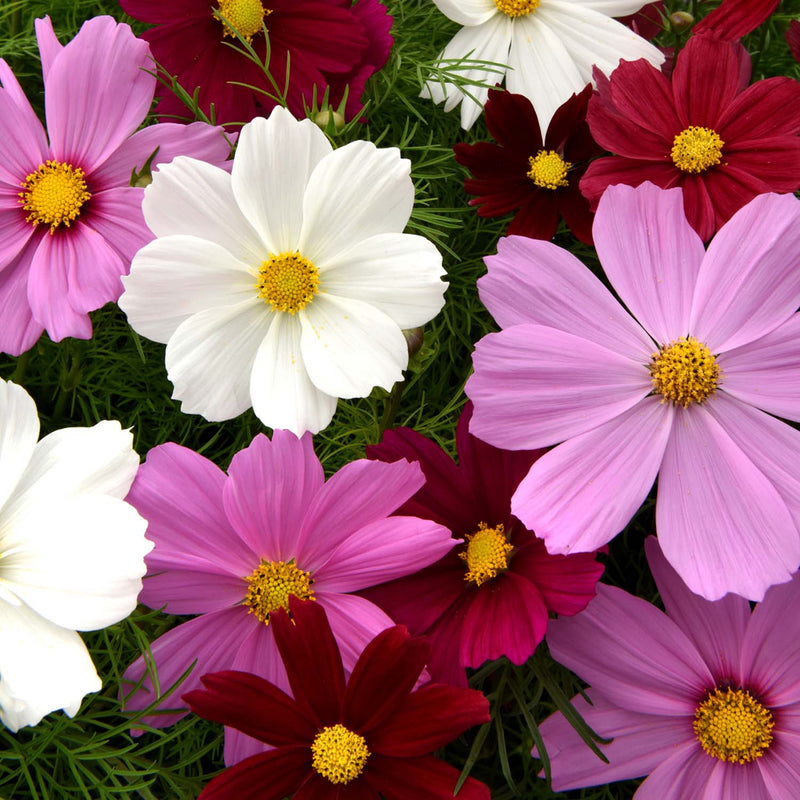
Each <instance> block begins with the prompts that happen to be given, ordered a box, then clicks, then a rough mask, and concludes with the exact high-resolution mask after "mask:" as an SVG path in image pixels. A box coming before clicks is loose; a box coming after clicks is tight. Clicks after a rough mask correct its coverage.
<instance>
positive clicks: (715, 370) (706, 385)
mask: <svg viewBox="0 0 800 800" xmlns="http://www.w3.org/2000/svg"><path fill="white" fill-rule="evenodd" d="M649 369H650V375H652V378H653V391H654V392H655V393H656V394H660V395H661V396H662V397H663V398H664V400H662V402H666V401H667V400H672V402H673V403H675V404H676V405H679V406H683V407H684V408H686V407H687V406H688V405H690V404H691V403H702V402H704V401H705V400H706V399H707V398H708V397H710V396H711V395H712V394H714V392H715V391H716V388H717V386H719V382H720V378H721V377H722V374H721V373H720V370H719V365H718V364H717V359H716V358H715V357H714V356H713V355H712V354H711V351H710V350H709V349H708V348H707V347H706V346H705V345H704V344H702V343H701V342H698V341H697V339H695V338H694V337H693V336H687V337H686V338H685V339H678V341H676V342H672V343H670V344H667V345H664V346H663V347H662V348H661V349H660V350H659V351H658V352H657V353H653V360H652V361H651V362H650V366H649Z"/></svg>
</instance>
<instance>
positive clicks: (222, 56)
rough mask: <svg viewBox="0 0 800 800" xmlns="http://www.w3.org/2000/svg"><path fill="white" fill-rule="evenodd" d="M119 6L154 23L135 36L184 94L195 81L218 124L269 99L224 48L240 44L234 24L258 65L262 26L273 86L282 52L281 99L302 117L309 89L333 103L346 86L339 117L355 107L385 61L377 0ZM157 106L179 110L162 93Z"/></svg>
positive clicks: (386, 38)
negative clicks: (285, 92) (284, 92)
mask: <svg viewBox="0 0 800 800" xmlns="http://www.w3.org/2000/svg"><path fill="white" fill-rule="evenodd" d="M120 5H121V6H122V9H123V11H125V13H126V14H130V16H132V17H134V18H136V19H138V20H141V21H142V22H148V23H152V24H155V25H156V27H155V28H151V29H150V30H148V31H145V32H144V33H143V34H142V37H141V38H143V39H145V40H146V41H148V42H149V43H150V49H151V50H152V53H153V58H154V59H155V60H156V62H158V64H159V65H160V66H162V67H163V68H164V69H165V70H166V71H167V72H168V73H169V74H170V75H175V76H177V79H178V83H179V84H180V85H181V86H182V87H183V88H184V89H185V90H186V91H187V92H188V93H189V94H190V95H191V94H193V93H194V91H195V89H196V88H197V87H200V89H199V95H198V100H199V105H200V108H201V109H202V110H203V111H204V112H205V113H206V114H208V113H209V111H210V106H211V104H212V103H213V105H214V109H215V112H216V118H217V121H218V122H222V123H225V124H228V123H232V122H248V121H249V120H251V119H252V118H253V117H255V116H258V115H263V116H268V113H269V111H271V110H272V108H274V107H275V105H276V103H275V101H274V100H271V99H270V98H269V97H268V96H267V95H266V94H264V92H269V93H270V94H272V95H274V94H275V88H274V86H273V85H272V84H271V83H270V81H269V80H268V79H267V78H266V76H265V75H264V72H263V70H261V69H260V68H259V67H258V66H257V65H256V64H254V63H253V62H252V61H250V60H249V59H248V58H246V57H245V56H244V55H242V54H241V53H239V52H237V51H236V50H234V49H233V48H232V47H229V46H228V45H229V44H234V45H237V46H238V45H239V42H238V40H237V38H236V37H235V35H234V32H233V28H235V29H236V30H238V31H239V33H240V34H241V35H242V36H244V37H245V38H246V39H247V40H248V41H249V42H250V44H251V45H252V47H253V49H254V50H255V52H256V53H257V54H258V56H259V58H260V59H261V61H262V63H263V62H264V60H265V58H266V48H267V42H266V38H265V37H264V33H263V28H262V25H265V26H266V28H267V31H268V34H269V48H270V55H269V72H270V74H271V76H272V78H273V79H274V81H275V85H276V86H278V87H280V88H281V90H282V89H283V87H284V86H285V85H286V64H287V56H288V57H289V84H288V95H287V98H286V101H287V105H288V108H289V110H290V111H291V112H292V113H293V114H294V115H295V116H296V117H303V116H305V111H304V106H303V103H304V101H305V104H306V105H308V106H311V103H312V96H313V91H314V87H315V86H316V89H317V96H318V97H319V98H322V95H323V94H324V92H325V88H326V87H330V104H331V105H332V106H337V105H338V104H339V102H340V101H341V100H342V97H343V94H344V90H345V87H346V86H348V85H349V92H348V97H347V107H346V114H347V116H348V118H352V117H353V116H355V115H356V114H358V112H359V111H360V110H361V107H362V104H361V99H360V98H361V95H362V93H363V91H364V84H365V82H366V80H367V78H368V77H369V76H370V75H372V74H373V73H374V72H375V71H377V70H379V69H380V68H381V67H382V66H383V65H384V64H385V63H386V59H387V58H388V56H389V50H390V49H391V46H392V42H393V39H392V37H391V36H390V34H389V30H390V28H391V26H392V18H391V17H390V16H388V15H387V13H386V8H385V7H384V6H383V5H382V4H381V3H379V2H378V0H358V2H356V3H355V5H352V4H351V3H350V2H349V0H217V1H216V2H214V1H213V0H170V1H169V2H166V3H165V2H163V0H120ZM215 12H217V13H219V14H221V15H222V16H223V17H224V18H225V19H226V20H227V21H228V23H229V24H228V23H225V22H223V21H222V20H221V19H219V17H218V16H217V15H216V14H215ZM242 84H244V85H242ZM248 87H255V89H253V88H248ZM259 90H262V91H259ZM156 110H157V112H158V114H160V115H161V116H164V117H167V116H173V115H175V116H178V117H185V116H186V115H187V108H186V106H185V105H184V104H183V103H182V102H181V101H180V100H179V99H178V98H177V97H175V96H174V95H173V94H172V93H171V92H169V91H166V92H164V93H163V95H162V96H161V99H160V102H159V104H158V107H157V109H156Z"/></svg>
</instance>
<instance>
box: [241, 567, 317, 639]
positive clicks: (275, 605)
mask: <svg viewBox="0 0 800 800" xmlns="http://www.w3.org/2000/svg"><path fill="white" fill-rule="evenodd" d="M245 580H246V581H247V582H248V584H250V585H249V588H248V589H247V596H246V597H245V598H244V604H245V605H246V606H250V610H249V611H248V612H247V613H248V614H255V615H256V617H258V619H259V620H261V622H263V623H265V624H266V625H269V615H270V614H271V613H272V612H273V611H277V610H278V609H279V608H283V609H284V610H286V611H288V610H289V597H290V596H291V595H294V596H295V597H296V598H298V600H314V592H313V591H312V589H311V584H312V583H313V582H314V581H313V579H312V578H311V573H310V572H305V571H304V570H302V569H298V568H297V567H296V566H295V564H294V561H288V562H287V561H264V559H262V560H261V563H260V564H259V565H258V566H257V567H256V568H255V569H254V570H253V572H252V574H251V575H249V576H247V577H246V578H245Z"/></svg>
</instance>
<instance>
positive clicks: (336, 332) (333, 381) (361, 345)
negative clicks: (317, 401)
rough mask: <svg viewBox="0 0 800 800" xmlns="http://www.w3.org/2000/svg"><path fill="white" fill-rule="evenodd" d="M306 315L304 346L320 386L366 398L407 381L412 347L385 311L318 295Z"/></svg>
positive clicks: (310, 372) (310, 370) (302, 314)
mask: <svg viewBox="0 0 800 800" xmlns="http://www.w3.org/2000/svg"><path fill="white" fill-rule="evenodd" d="M299 313H300V321H301V323H302V325H303V336H302V339H301V347H302V351H303V361H305V365H306V369H307V370H308V375H309V377H310V378H311V380H312V381H313V383H314V385H315V386H316V387H317V388H318V389H320V390H321V391H323V392H325V393H326V394H330V395H332V396H334V397H366V396H367V395H368V394H369V393H370V392H371V391H372V389H373V387H374V386H380V387H381V388H383V389H386V390H387V391H388V390H389V389H391V388H392V386H394V384H395V383H396V382H397V381H400V380H402V379H403V370H404V369H405V368H406V366H407V364H408V345H406V340H405V337H404V336H403V334H402V332H401V331H400V328H398V327H397V325H396V324H395V323H394V322H392V320H391V319H389V317H387V316H386V315H385V314H384V313H383V312H382V311H378V309H377V308H373V307H372V306H370V305H368V304H367V303H362V302H361V301H360V300H352V299H347V300H345V299H343V298H340V297H332V296H330V295H317V297H315V298H314V301H313V302H312V303H310V304H309V305H308V306H306V308H304V309H303V310H302V311H300V312H299Z"/></svg>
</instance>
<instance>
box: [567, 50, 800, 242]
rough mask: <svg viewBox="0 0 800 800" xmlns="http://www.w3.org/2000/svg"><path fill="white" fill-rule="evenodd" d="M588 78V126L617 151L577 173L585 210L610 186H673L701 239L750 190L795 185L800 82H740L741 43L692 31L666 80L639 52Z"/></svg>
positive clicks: (743, 73) (745, 59) (745, 77)
mask: <svg viewBox="0 0 800 800" xmlns="http://www.w3.org/2000/svg"><path fill="white" fill-rule="evenodd" d="M595 79H596V82H597V92H596V93H595V95H594V96H593V97H592V99H591V101H590V102H589V112H588V114H587V119H588V122H589V127H590V128H591V131H592V134H593V136H594V138H595V139H596V140H597V142H598V143H599V144H601V145H602V146H603V147H605V148H606V149H607V150H610V151H611V152H612V153H616V155H614V156H612V157H610V158H600V159H597V160H596V161H593V162H592V163H591V164H590V165H589V168H588V169H587V170H586V173H585V174H584V176H583V178H582V179H581V184H580V188H581V191H582V192H583V193H584V194H585V195H586V196H587V197H588V198H589V200H590V201H591V203H592V208H596V207H597V202H598V201H599V199H600V196H601V195H602V194H603V192H604V191H605V189H606V187H608V186H610V185H612V184H617V183H624V184H628V185H629V186H639V184H641V183H644V182H645V181H652V182H653V183H655V184H656V185H657V186H660V187H661V188H662V189H668V188H671V187H673V186H680V187H681V188H682V189H683V202H684V209H685V211H686V217H687V219H688V220H689V223H690V224H691V225H692V227H693V228H694V229H695V230H696V231H697V233H698V234H699V235H700V237H701V238H702V239H703V240H704V241H707V240H708V239H710V238H711V237H712V235H713V234H714V233H715V232H716V230H717V229H718V228H719V227H720V226H721V225H722V224H723V223H724V222H726V221H727V220H728V219H730V217H731V216H733V214H734V213H735V212H736V211H738V210H739V209H740V208H741V207H742V206H743V205H745V204H746V203H748V202H749V201H750V200H752V199H753V198H754V197H755V196H756V195H759V194H764V193H767V192H779V193H787V192H795V191H797V189H798V188H800V139H798V135H797V134H798V133H800V83H798V82H797V81H795V80H793V79H791V78H785V77H777V78H768V79H767V80H763V81H758V82H757V83H754V84H753V85H752V86H749V87H747V84H748V82H749V79H750V60H749V56H747V54H746V52H745V51H744V49H743V48H742V47H741V45H740V44H738V43H736V42H725V41H721V40H719V39H717V38H715V37H712V36H710V35H702V36H692V37H691V38H690V39H689V41H688V43H687V44H686V46H685V47H684V49H683V50H682V51H681V52H680V54H679V55H678V59H677V64H676V66H675V71H674V73H673V76H672V81H671V82H670V81H669V80H668V79H667V78H665V77H664V75H662V74H661V73H660V72H659V71H658V70H657V69H655V68H654V67H652V66H650V64H648V63H647V62H645V61H642V60H639V61H622V62H621V63H620V65H619V67H617V69H615V70H614V72H612V73H611V78H610V79H608V78H605V77H604V76H603V75H602V74H600V73H599V72H597V71H596V75H595ZM745 87H747V88H745Z"/></svg>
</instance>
